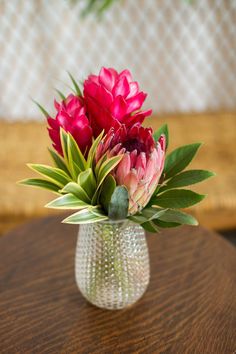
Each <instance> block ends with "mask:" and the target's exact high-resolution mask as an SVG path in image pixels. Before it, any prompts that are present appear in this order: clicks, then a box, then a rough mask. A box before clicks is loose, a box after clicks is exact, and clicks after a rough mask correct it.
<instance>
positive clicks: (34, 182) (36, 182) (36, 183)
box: [18, 178, 59, 193]
mask: <svg viewBox="0 0 236 354" xmlns="http://www.w3.org/2000/svg"><path fill="white" fill-rule="evenodd" d="M18 183H19V184H22V185H24V186H33V187H38V188H42V189H48V190H50V191H52V192H56V193H58V189H59V187H58V186H57V185H56V184H54V183H52V182H49V181H46V180H44V179H40V178H28V179H24V180H22V181H20V182H18Z"/></svg>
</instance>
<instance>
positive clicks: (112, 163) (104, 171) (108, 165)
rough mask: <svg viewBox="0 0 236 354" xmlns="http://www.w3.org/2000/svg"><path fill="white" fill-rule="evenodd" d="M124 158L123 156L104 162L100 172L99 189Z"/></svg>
mask: <svg viewBox="0 0 236 354" xmlns="http://www.w3.org/2000/svg"><path fill="white" fill-rule="evenodd" d="M122 157H123V155H118V156H114V157H111V158H109V159H107V160H106V161H105V162H103V164H102V165H101V167H100V169H99V172H98V188H99V187H100V186H101V184H102V182H103V181H104V179H105V178H106V176H107V175H108V174H109V173H110V172H111V171H112V170H113V169H114V168H115V167H116V166H117V165H118V163H119V162H120V161H121V159H122Z"/></svg>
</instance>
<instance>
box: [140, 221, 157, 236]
mask: <svg viewBox="0 0 236 354" xmlns="http://www.w3.org/2000/svg"><path fill="white" fill-rule="evenodd" d="M141 226H142V227H143V228H144V230H146V231H148V232H151V233H157V232H159V228H158V226H157V225H156V224H155V223H154V222H153V221H146V222H144V223H143V224H141Z"/></svg>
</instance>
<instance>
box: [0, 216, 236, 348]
mask: <svg viewBox="0 0 236 354" xmlns="http://www.w3.org/2000/svg"><path fill="white" fill-rule="evenodd" d="M60 219H61V217H60V218H59V217H55V216H54V217H48V218H44V219H38V220H35V221H34V222H32V223H30V224H26V225H24V226H22V227H20V228H19V229H17V230H15V231H13V232H12V233H9V234H8V235H5V236H3V237H1V239H0V250H1V258H0V353H1V354H3V353H7V354H9V353H24V354H26V353H40V354H42V353H84V354H90V353H95V354H103V353H104V354H105V353H106V354H107V353H109V354H110V353H112V354H113V353H115V354H116V353H117V354H118V353H119V354H121V353H122V354H131V353H147V354H151V353H155V354H156V353H166V354H167V353H168V354H169V353H173V354H176V353H181V354H183V353H191V354H192V353H199V354H203V353H207V354H217V353H220V354H223V353H234V351H235V350H236V343H235V328H236V296H235V295H236V281H235V280H236V272H235V270H236V257H235V255H236V250H235V248H234V247H233V246H232V245H231V244H229V243H228V242H227V241H225V240H224V239H222V238H221V237H220V236H219V235H217V234H215V233H213V232H209V231H207V230H205V229H203V228H200V227H199V228H190V227H183V228H179V229H175V230H174V229H172V230H166V231H165V232H163V233H162V234H160V235H148V244H149V248H150V256H151V275H152V276H151V283H150V286H149V288H148V290H147V292H146V294H145V295H144V297H143V298H142V299H141V300H140V301H139V302H138V303H137V304H136V305H134V306H133V307H131V308H129V309H127V310H121V311H105V310H101V309H98V308H96V307H93V306H91V305H89V304H88V303H87V302H86V301H85V300H84V299H83V298H82V296H81V295H80V293H79V291H78V289H77V287H76V285H75V281H74V252H75V244H76V237H77V230H78V228H77V227H76V226H75V227H74V226H68V225H62V224H60Z"/></svg>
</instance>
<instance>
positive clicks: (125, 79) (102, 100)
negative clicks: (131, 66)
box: [84, 68, 152, 137]
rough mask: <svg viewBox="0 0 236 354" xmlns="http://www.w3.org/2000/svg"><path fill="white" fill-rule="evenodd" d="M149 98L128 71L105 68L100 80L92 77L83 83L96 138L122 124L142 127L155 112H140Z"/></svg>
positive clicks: (101, 72) (99, 77)
mask: <svg viewBox="0 0 236 354" xmlns="http://www.w3.org/2000/svg"><path fill="white" fill-rule="evenodd" d="M146 96H147V95H146V93H144V92H142V91H139V85H138V83H137V82H135V81H133V80H132V77H131V74H130V72H129V71H128V70H123V71H122V72H120V73H118V72H117V71H116V70H114V69H112V68H102V69H101V71H100V73H99V75H98V76H96V75H90V76H89V77H88V78H87V80H85V82H84V100H85V104H86V107H87V111H88V113H89V119H90V121H91V125H92V129H93V133H94V135H95V137H96V136H98V135H99V133H100V132H101V131H102V130H103V129H104V130H105V132H106V133H107V132H108V131H109V129H110V128H111V127H113V128H114V129H115V130H117V129H118V128H119V127H120V126H121V124H125V126H126V127H131V126H132V125H134V124H136V123H140V124H141V123H142V122H143V120H144V119H145V117H147V116H149V115H150V114H151V112H152V110H147V111H140V109H141V107H142V105H143V102H144V100H145V98H146Z"/></svg>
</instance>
